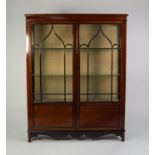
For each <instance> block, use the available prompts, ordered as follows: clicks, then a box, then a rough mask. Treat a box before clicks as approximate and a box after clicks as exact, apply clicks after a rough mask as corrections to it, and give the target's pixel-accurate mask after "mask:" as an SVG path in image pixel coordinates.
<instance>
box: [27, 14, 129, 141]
mask: <svg viewBox="0 0 155 155" xmlns="http://www.w3.org/2000/svg"><path fill="white" fill-rule="evenodd" d="M126 17H127V15H126V14H35V15H32V14H27V15H26V48H27V49H26V50H27V94H28V98H27V101H28V140H29V142H30V141H31V138H32V137H36V136H38V135H40V134H42V135H49V136H51V137H56V138H65V137H66V136H67V135H71V136H73V137H76V138H80V137H82V136H84V135H85V136H87V137H91V138H93V137H98V136H102V135H105V134H115V135H116V136H120V137H121V138H122V141H124V132H125V125H124V124H125V68H126V67H125V66H126Z"/></svg>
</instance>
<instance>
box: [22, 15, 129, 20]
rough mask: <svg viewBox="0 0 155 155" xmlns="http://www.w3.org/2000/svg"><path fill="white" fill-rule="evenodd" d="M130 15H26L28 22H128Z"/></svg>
mask: <svg viewBox="0 0 155 155" xmlns="http://www.w3.org/2000/svg"><path fill="white" fill-rule="evenodd" d="M127 16H128V14H25V17H26V19H27V20H39V19H51V20H126V17H127Z"/></svg>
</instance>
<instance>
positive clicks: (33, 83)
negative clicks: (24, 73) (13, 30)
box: [31, 25, 35, 101]
mask: <svg viewBox="0 0 155 155" xmlns="http://www.w3.org/2000/svg"><path fill="white" fill-rule="evenodd" d="M34 42H35V40H34V25H32V46H31V48H32V99H33V101H34V99H35V89H34V85H35V80H34V79H35V76H34V74H35V72H34V65H35V60H34V56H35V53H34V52H35V48H33V45H34Z"/></svg>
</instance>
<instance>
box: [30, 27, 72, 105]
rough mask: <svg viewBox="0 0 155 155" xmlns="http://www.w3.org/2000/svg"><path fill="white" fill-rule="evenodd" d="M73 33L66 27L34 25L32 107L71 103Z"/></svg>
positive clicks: (70, 28)
mask: <svg viewBox="0 0 155 155" xmlns="http://www.w3.org/2000/svg"><path fill="white" fill-rule="evenodd" d="M72 32H73V30H72V25H68V24H67V25H62V24H58V25H57V24H35V25H33V42H32V50H33V81H34V86H33V94H34V95H33V96H34V103H36V102H38V103H41V102H42V103H44V102H71V101H72V94H73V86H72V83H73V76H72V75H73V72H72V71H73V68H72V66H73V64H72V57H73V33H72ZM67 93H69V94H67Z"/></svg>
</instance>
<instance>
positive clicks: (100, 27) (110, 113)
mask: <svg viewBox="0 0 155 155" xmlns="http://www.w3.org/2000/svg"><path fill="white" fill-rule="evenodd" d="M120 29H121V26H120V25H119V24H80V26H79V49H80V50H79V52H80V73H79V74H80V99H79V100H80V102H79V107H80V108H79V109H80V110H79V115H80V116H79V118H80V120H79V128H81V129H83V128H86V129H97V128H98V129H103V128H104V129H110V128H113V129H114V128H115V127H116V128H117V126H118V114H119V101H120V52H121V33H120V32H121V31H120Z"/></svg>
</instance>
